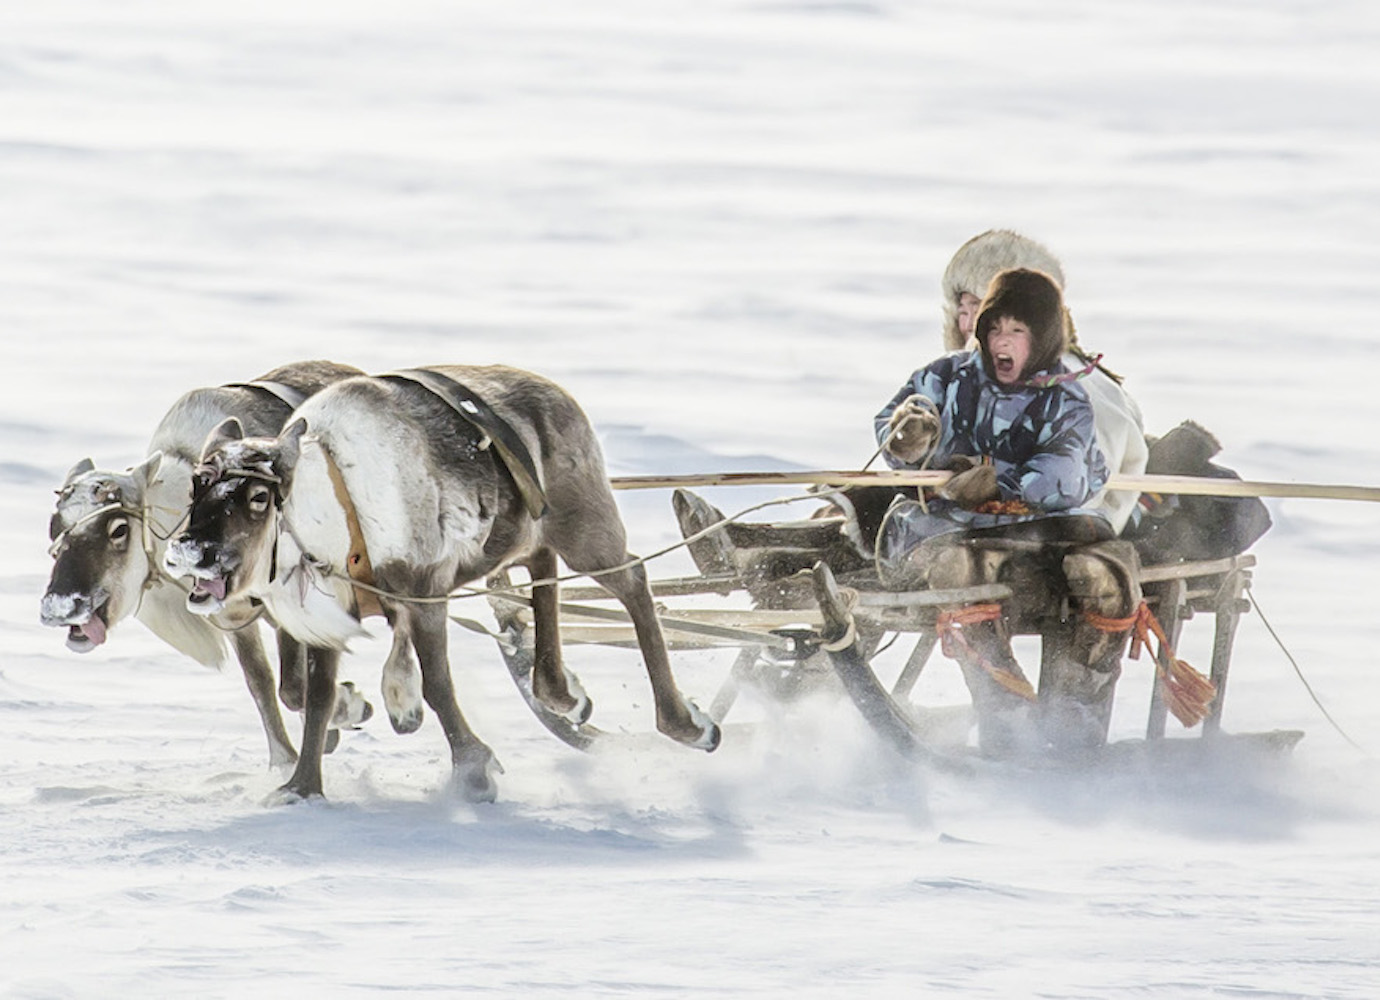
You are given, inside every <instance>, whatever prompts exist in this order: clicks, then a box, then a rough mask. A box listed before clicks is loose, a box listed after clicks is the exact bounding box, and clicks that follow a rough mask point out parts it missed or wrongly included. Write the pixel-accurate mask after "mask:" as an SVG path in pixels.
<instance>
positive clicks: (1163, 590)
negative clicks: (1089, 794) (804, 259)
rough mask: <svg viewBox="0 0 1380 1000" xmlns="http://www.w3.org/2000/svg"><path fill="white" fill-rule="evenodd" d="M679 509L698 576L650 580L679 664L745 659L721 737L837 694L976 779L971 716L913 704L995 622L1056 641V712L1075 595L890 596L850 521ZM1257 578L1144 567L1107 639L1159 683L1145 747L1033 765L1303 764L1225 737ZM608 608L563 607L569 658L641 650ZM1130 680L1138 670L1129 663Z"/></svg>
mask: <svg viewBox="0 0 1380 1000" xmlns="http://www.w3.org/2000/svg"><path fill="white" fill-rule="evenodd" d="M673 505H674V508H675V512H676V516H677V520H678V522H679V526H680V530H681V534H682V536H683V538H685V539H686V540H687V543H688V546H687V547H688V548H689V551H690V554H691V556H692V558H693V560H694V562H695V565H696V568H697V569H698V570H699V575H698V576H693V577H688V578H678V579H661V580H657V579H653V580H652V581H651V587H652V592H653V595H654V596H655V597H656V598H657V600H658V602H659V605H658V607H659V611H660V612H661V623H662V628H663V630H664V632H665V634H666V638H667V643H668V645H669V647H670V648H671V649H673V650H675V649H705V648H718V647H727V648H731V649H736V650H737V655H736V658H735V660H734V662H733V666H732V668H731V670H730V671H729V674H728V676H727V678H726V679H725V680H724V682H723V683H722V685H721V687H720V688H719V690H718V691H717V693H716V694H715V695H714V697H713V700H712V703H711V705H710V706H709V714H710V716H711V717H712V718H713V719H715V721H717V722H719V723H720V724H722V723H723V722H724V721H725V718H726V717H727V716H728V714H729V712H730V711H731V710H732V708H733V707H734V704H735V702H736V701H737V699H738V696H739V694H740V692H742V691H743V690H744V689H745V688H748V687H752V688H756V689H757V690H758V691H760V692H763V693H765V695H767V696H768V697H769V698H771V699H772V700H774V701H777V702H789V701H790V700H791V699H792V698H793V697H795V696H797V695H799V694H801V693H804V692H808V691H815V690H819V689H821V688H830V687H832V688H834V689H837V690H841V691H842V692H843V693H844V694H845V695H846V697H847V699H848V700H850V701H851V702H852V703H853V704H854V705H855V706H856V708H857V709H858V711H860V712H861V714H862V716H863V718H864V719H866V721H867V722H868V724H869V725H870V726H871V727H872V728H873V729H874V730H875V731H876V733H877V734H878V735H879V736H880V737H881V738H882V739H884V740H885V741H886V742H887V743H888V744H890V745H891V746H892V747H893V748H894V749H896V750H897V751H899V752H900V753H902V754H904V755H906V756H909V757H912V758H917V759H924V760H931V761H935V762H939V763H941V764H945V765H951V766H959V767H969V766H976V765H977V764H978V763H979V760H980V758H979V757H978V755H977V753H976V752H975V751H974V750H973V749H972V748H969V747H968V746H967V745H966V742H967V728H968V721H969V713H968V712H967V711H966V710H959V711H958V712H957V713H956V712H955V711H954V710H953V709H938V708H934V707H927V706H924V705H922V704H918V703H917V701H916V700H915V696H916V688H917V684H918V682H919V680H920V678H921V676H922V673H923V672H924V671H925V670H926V669H927V667H928V665H929V664H930V663H931V662H932V661H933V660H935V659H937V658H938V653H939V651H940V650H941V649H944V650H948V649H949V647H951V646H952V645H953V644H954V643H956V642H961V641H962V632H963V628H964V623H965V622H966V621H973V620H981V619H982V617H983V616H987V617H991V616H994V615H1000V616H1002V617H1003V619H1004V620H1005V622H1006V623H1007V624H1008V625H1009V627H1010V628H1011V631H1012V632H1013V634H1016V635H1027V636H1044V637H1045V639H1046V641H1045V643H1044V649H1043V652H1042V669H1041V681H1040V686H1039V689H1038V690H1033V691H1031V692H1030V697H1031V700H1032V702H1033V703H1039V702H1040V700H1041V699H1042V698H1044V697H1045V696H1046V694H1047V690H1046V685H1047V683H1048V681H1047V671H1046V667H1047V666H1048V659H1049V656H1050V655H1051V648H1054V647H1055V644H1054V643H1052V642H1051V641H1049V637H1050V635H1051V634H1053V633H1054V632H1056V631H1057V628H1056V626H1057V624H1058V623H1059V622H1060V620H1061V616H1062V619H1063V620H1065V621H1066V620H1067V617H1068V615H1069V608H1068V604H1067V599H1066V595H1065V596H1064V599H1063V601H1062V603H1061V601H1060V599H1059V598H1058V595H1056V596H1055V598H1054V599H1053V600H1051V599H1049V597H1048V595H1042V596H1032V595H1031V594H1030V593H1028V592H1018V589H1017V588H1014V587H1013V585H1012V584H1011V583H1002V582H998V583H986V584H980V585H974V586H967V587H962V588H956V589H948V590H934V589H927V588H920V589H904V590H898V589H894V587H893V588H888V587H887V586H884V585H883V582H882V581H881V580H880V579H879V577H878V574H877V571H876V569H875V567H874V565H873V564H872V562H871V560H868V559H866V558H864V557H863V556H862V555H861V554H860V551H859V547H858V546H857V545H856V544H855V543H854V542H852V541H850V539H849V537H848V534H847V531H846V529H847V528H848V524H847V521H846V519H845V517H843V516H830V517H816V518H812V519H807V520H793V521H774V522H735V521H731V520H729V521H725V519H724V517H723V515H722V513H721V512H720V511H718V510H717V509H715V508H714V507H713V506H711V505H710V504H709V503H707V502H706V501H705V500H704V499H703V498H701V497H700V496H698V495H697V494H695V493H693V492H690V491H688V490H684V489H677V490H676V491H675V493H674V494H673ZM716 526H717V527H716ZM973 544H976V545H977V546H978V547H980V548H983V549H987V550H996V549H1002V548H1005V549H1022V548H1025V549H1030V548H1032V547H1038V546H1040V543H1038V542H1031V541H1023V540H1021V539H1019V538H1017V539H1002V538H992V539H979V540H977V541H976V542H975V543H973ZM1254 565H1255V557H1254V556H1251V555H1245V554H1242V555H1231V556H1226V557H1222V558H1213V559H1200V560H1191V559H1189V560H1183V559H1179V560H1176V561H1172V562H1165V563H1161V564H1154V565H1144V566H1139V565H1137V571H1138V580H1137V581H1136V583H1137V584H1138V586H1139V592H1140V593H1141V594H1143V597H1144V600H1143V604H1142V607H1141V610H1139V611H1138V613H1137V614H1136V615H1134V616H1132V617H1131V618H1129V619H1127V620H1115V621H1106V622H1104V623H1103V624H1104V626H1105V628H1106V629H1107V630H1109V631H1117V632H1125V633H1129V634H1130V635H1131V641H1132V644H1133V649H1132V655H1133V656H1136V655H1138V656H1139V658H1140V662H1141V663H1142V664H1145V665H1144V666H1142V667H1139V669H1145V670H1154V671H1155V672H1156V674H1157V681H1156V682H1155V683H1154V684H1153V686H1152V694H1151V697H1150V703H1149V705H1148V706H1147V709H1146V725H1145V737H1144V740H1123V741H1121V742H1119V743H1116V744H1107V745H1100V746H1095V747H1088V748H1084V749H1080V750H1079V751H1078V752H1076V753H1069V752H1055V751H1052V750H1048V749H1047V750H1046V751H1044V752H1042V753H1039V754H1036V755H1035V756H1036V758H1038V759H1037V760H1036V761H1035V762H1037V763H1044V764H1051V763H1052V764H1056V765H1058V764H1069V763H1074V764H1078V765H1082V764H1084V763H1087V762H1088V761H1090V760H1129V759H1140V758H1142V757H1146V756H1151V757H1160V756H1167V755H1168V756H1191V755H1193V754H1196V753H1198V752H1200V751H1203V750H1205V749H1211V750H1212V751H1213V752H1220V751H1224V750H1226V749H1227V748H1232V749H1234V750H1240V749H1245V750H1249V751H1254V750H1267V751H1281V750H1285V751H1287V750H1288V749H1290V748H1292V747H1293V746H1294V744H1296V743H1297V742H1298V740H1299V739H1300V738H1301V737H1302V735H1303V734H1302V733H1301V732H1297V731H1277V732H1268V733H1248V734H1228V733H1226V732H1224V731H1223V729H1222V712H1223V708H1224V705H1225V700H1226V692H1227V687H1228V681H1229V678H1230V673H1231V663H1232V646H1233V642H1234V638H1235V634H1236V629H1237V624H1238V622H1239V620H1240V617H1241V615H1242V614H1244V613H1246V612H1247V611H1248V610H1249V607H1250V603H1249V601H1248V600H1247V599H1246V597H1245V595H1246V591H1247V590H1248V588H1249V587H1250V582H1251V569H1252V567H1253V566H1254ZM507 582H508V581H507V580H506V578H504V579H499V580H491V581H490V583H491V585H498V586H500V587H501V586H502V585H504V584H506V583H507ZM604 596H606V595H604V594H603V592H602V590H601V589H600V588H597V587H587V586H581V587H567V588H566V589H564V590H563V591H562V603H561V605H560V607H561V617H562V637H563V640H564V641H565V642H571V643H599V644H605V645H612V646H623V647H634V646H635V638H634V636H633V634H632V630H631V627H630V626H629V625H628V624H627V621H626V616H624V615H622V614H621V613H620V612H618V611H615V610H613V609H612V608H610V607H608V606H600V603H599V601H600V599H601V598H602V597H604ZM726 597H736V598H737V599H738V603H739V604H743V603H746V604H747V605H748V606H745V607H742V606H739V607H732V608H710V607H706V606H705V605H706V604H708V603H710V599H711V598H713V599H715V600H716V601H717V600H718V599H720V598H726ZM744 598H745V599H746V600H745V601H744V600H743V599H744ZM687 602H688V603H687ZM490 603H491V606H492V608H493V610H494V613H495V615H496V617H497V619H498V621H499V625H500V629H501V633H500V636H499V640H498V641H499V647H500V650H501V651H502V654H503V657H504V660H505V662H506V663H507V666H508V669H509V671H510V673H511V674H512V676H513V678H514V680H515V682H516V683H517V685H518V687H519V689H520V690H521V691H522V693H523V695H524V697H525V698H526V700H527V703H528V705H529V706H530V707H531V708H532V711H533V712H534V713H535V714H536V716H537V717H538V719H540V720H541V722H542V723H543V724H544V725H545V726H546V727H547V728H548V729H549V730H550V731H551V732H552V733H554V734H555V735H556V736H557V737H559V738H560V739H562V740H564V741H565V742H566V743H568V744H570V745H571V746H574V747H576V748H579V749H588V748H589V747H591V746H593V745H594V744H596V743H597V742H598V741H599V740H600V739H601V738H602V737H604V736H605V735H606V734H605V733H603V732H602V731H600V730H599V729H597V728H595V727H593V726H590V725H588V724H583V725H577V724H573V723H571V722H570V721H569V720H567V719H565V718H562V717H560V716H557V715H555V714H554V713H551V712H549V711H548V710H546V709H545V708H544V707H543V706H542V705H541V704H540V702H538V701H537V700H536V699H535V698H534V697H533V696H532V693H531V684H530V680H529V677H530V673H531V670H532V664H533V642H532V629H531V614H530V611H529V610H528V607H527V605H528V601H527V600H526V599H525V598H523V597H522V596H521V595H514V594H512V593H511V592H509V593H507V594H503V593H498V594H491V595H490ZM668 604H674V605H679V606H677V607H668ZM974 616H976V617H974ZM1192 621H1207V622H1210V623H1211V627H1212V636H1213V642H1212V654H1211V662H1210V664H1209V669H1208V672H1207V675H1206V676H1205V677H1204V676H1200V675H1197V674H1196V672H1195V671H1193V670H1192V668H1189V667H1187V665H1186V664H1183V662H1182V661H1180V660H1178V659H1177V657H1176V655H1175V649H1176V647H1177V646H1178V643H1179V639H1180V636H1181V633H1182V631H1183V628H1184V626H1185V625H1186V624H1187V623H1189V622H1192ZM891 636H895V637H896V638H895V639H894V640H893V639H890V637H891ZM892 642H901V643H907V644H909V651H908V655H906V656H905V657H904V660H903V662H902V665H901V666H900V667H899V670H898V669H897V667H896V661H897V659H898V657H897V656H896V654H894V653H893V654H892V655H891V656H889V657H885V658H883V657H881V656H880V654H881V653H882V652H883V651H885V650H886V649H888V648H890V646H891V644H892ZM1142 650H1143V651H1142ZM883 659H885V661H886V663H885V664H883V663H882V660H883ZM1146 660H1149V661H1150V662H1149V663H1146ZM1127 669H1128V671H1130V670H1135V669H1138V668H1137V666H1136V664H1135V661H1134V660H1133V661H1132V663H1131V664H1128V668H1127ZM1195 698H1196V702H1195ZM1195 705H1196V708H1195ZM1171 713H1172V714H1175V715H1176V716H1178V717H1179V718H1180V720H1181V721H1183V722H1184V723H1185V725H1186V726H1187V727H1188V728H1189V729H1196V730H1197V735H1196V736H1195V737H1193V738H1191V739H1176V738H1167V727H1168V726H1167V724H1168V717H1169V715H1170V714H1171ZM956 716H957V718H955V717H956ZM956 722H957V725H955V723H956ZM1021 760H1022V763H1031V762H1032V760H1031V758H1030V756H1029V755H1022V757H1021Z"/></svg>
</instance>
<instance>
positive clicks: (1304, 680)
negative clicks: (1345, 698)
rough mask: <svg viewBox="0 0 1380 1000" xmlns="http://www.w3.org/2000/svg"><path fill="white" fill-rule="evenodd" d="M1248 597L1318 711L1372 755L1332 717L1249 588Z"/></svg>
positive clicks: (1362, 750)
mask: <svg viewBox="0 0 1380 1000" xmlns="http://www.w3.org/2000/svg"><path fill="white" fill-rule="evenodd" d="M1246 597H1247V598H1248V599H1249V600H1250V602H1251V607H1252V608H1254V609H1255V613H1256V614H1257V615H1259V616H1260V623H1261V624H1262V625H1264V626H1265V631H1267V632H1269V633H1270V638H1271V639H1273V640H1274V641H1275V645H1276V646H1278V647H1279V651H1280V652H1281V653H1283V654H1284V657H1285V659H1287V660H1288V661H1289V665H1290V666H1291V667H1293V668H1294V673H1295V674H1297V675H1298V679H1299V683H1300V684H1302V685H1303V689H1304V690H1305V691H1307V692H1308V697H1309V698H1311V699H1313V704H1314V705H1316V706H1318V711H1319V712H1321V713H1322V715H1323V718H1324V719H1326V720H1327V722H1328V724H1329V725H1330V726H1331V727H1332V728H1333V729H1335V730H1336V731H1337V735H1338V736H1340V737H1341V738H1342V739H1344V740H1346V741H1347V742H1348V743H1350V744H1351V745H1352V746H1353V747H1355V748H1356V749H1357V750H1359V751H1361V753H1363V754H1365V755H1366V756H1367V757H1370V756H1372V755H1371V752H1370V751H1369V750H1367V749H1366V748H1365V747H1363V746H1361V744H1359V743H1357V742H1356V741H1355V740H1353V739H1352V738H1351V736H1350V735H1348V733H1347V731H1346V730H1345V729H1343V728H1342V727H1341V725H1340V724H1339V723H1338V722H1337V720H1336V719H1334V718H1332V713H1331V712H1329V711H1328V710H1327V707H1326V706H1325V705H1323V703H1322V701H1321V700H1320V699H1319V698H1318V695H1317V693H1316V692H1315V691H1314V690H1313V685H1311V684H1309V683H1308V678H1307V677H1305V676H1303V668H1302V667H1300V666H1299V663H1298V660H1296V659H1294V654H1293V653H1291V652H1289V650H1288V648H1287V647H1286V646H1285V645H1284V640H1283V639H1281V638H1280V637H1279V633H1278V632H1276V631H1275V629H1274V626H1273V625H1271V624H1270V619H1268V618H1266V617H1265V612H1264V611H1262V610H1261V609H1260V604H1259V603H1257V601H1256V599H1255V594H1254V593H1253V592H1251V591H1249V590H1248V591H1246Z"/></svg>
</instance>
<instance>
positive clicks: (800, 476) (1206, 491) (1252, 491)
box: [609, 469, 1380, 503]
mask: <svg viewBox="0 0 1380 1000" xmlns="http://www.w3.org/2000/svg"><path fill="white" fill-rule="evenodd" d="M951 475H953V473H951V472H945V471H942V470H925V471H917V472H910V471H905V470H896V469H892V470H882V471H877V472H845V471H841V470H839V471H832V470H818V469H817V470H804V471H800V472H707V473H700V474H692V475H684V476H614V477H613V478H612V479H610V480H609V482H610V484H611V485H612V486H613V488H614V489H616V490H654V489H672V488H675V487H681V486H811V485H814V486H939V485H941V484H942V483H944V482H945V481H946V480H948V478H949V477H950V476H951ZM1107 488H1108V489H1110V490H1117V491H1121V492H1126V491H1130V492H1133V493H1163V494H1166V495H1174V494H1180V495H1190V494H1191V495H1194V496H1214V497H1277V498H1281V499H1284V498H1289V499H1318V500H1366V501H1370V502H1372V503H1380V486H1350V485H1345V484H1327V483H1278V482H1261V481H1258V480H1248V479H1213V478H1210V477H1200V476H1152V475H1142V476H1120V475H1117V476H1112V477H1111V479H1110V480H1109V481H1108V483H1107Z"/></svg>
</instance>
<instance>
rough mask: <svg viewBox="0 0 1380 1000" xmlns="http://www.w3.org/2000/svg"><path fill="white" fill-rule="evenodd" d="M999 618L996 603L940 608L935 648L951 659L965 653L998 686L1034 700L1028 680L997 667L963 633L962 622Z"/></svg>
mask: <svg viewBox="0 0 1380 1000" xmlns="http://www.w3.org/2000/svg"><path fill="white" fill-rule="evenodd" d="M1001 617H1002V609H1001V605H1000V604H970V605H968V606H967V607H965V608H958V609H956V610H953V611H941V612H940V613H939V617H938V618H937V619H936V620H935V631H937V632H938V633H939V648H940V649H941V650H943V652H944V655H945V656H947V657H948V658H949V659H951V660H961V659H962V658H964V657H965V656H966V658H967V659H968V660H969V661H970V662H974V663H976V664H977V665H978V666H979V667H981V668H982V670H983V672H984V673H986V674H987V675H988V676H989V677H991V678H992V680H994V681H995V682H996V683H997V684H998V685H999V686H1000V687H1002V688H1004V689H1005V690H1007V691H1009V692H1011V693H1012V694H1014V695H1016V697H1018V698H1024V699H1025V700H1026V701H1035V700H1036V695H1035V689H1034V688H1032V687H1031V686H1030V682H1029V681H1027V680H1026V679H1025V678H1024V677H1023V676H1021V675H1020V674H1018V673H1013V672H1012V671H1010V670H1004V669H1002V668H1001V667H999V666H997V665H996V664H995V663H993V662H992V661H991V660H990V659H988V658H987V657H986V656H983V655H982V654H981V653H979V652H978V651H977V650H976V649H974V648H973V645H972V643H970V642H969V641H968V637H967V636H965V635H964V634H963V628H964V626H965V625H981V624H983V623H985V622H995V621H1000V620H1001Z"/></svg>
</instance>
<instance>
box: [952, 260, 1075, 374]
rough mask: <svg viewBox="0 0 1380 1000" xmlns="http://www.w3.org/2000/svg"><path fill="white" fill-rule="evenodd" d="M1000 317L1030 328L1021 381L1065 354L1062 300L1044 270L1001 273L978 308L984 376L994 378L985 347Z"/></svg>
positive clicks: (990, 361)
mask: <svg viewBox="0 0 1380 1000" xmlns="http://www.w3.org/2000/svg"><path fill="white" fill-rule="evenodd" d="M1003 316H1010V317H1011V318H1012V319H1017V320H1020V321H1021V322H1022V323H1024V324H1025V325H1026V326H1028V327H1030V360H1029V361H1028V362H1027V363H1026V366H1025V370H1024V371H1022V372H1021V378H1022V379H1027V378H1029V377H1030V376H1031V375H1034V374H1035V373H1036V372H1040V371H1044V370H1045V369H1047V368H1051V367H1053V366H1054V364H1055V363H1056V362H1057V361H1058V360H1059V355H1061V354H1063V353H1064V342H1065V338H1066V336H1067V327H1066V326H1065V323H1064V297H1063V296H1062V295H1061V294H1060V292H1059V285H1058V283H1057V282H1056V281H1055V280H1054V279H1053V278H1051V277H1050V276H1049V275H1047V274H1045V273H1044V272H1043V271H1031V270H1028V269H1027V268H1023V267H1018V268H1015V269H1013V270H1010V271H1003V272H1001V273H1000V274H998V275H997V276H996V277H995V278H993V279H992V284H991V285H990V286H989V287H988V289H987V295H986V296H985V297H984V298H983V300H982V305H981V306H979V307H978V315H977V325H976V326H975V327H974V330H975V332H976V333H977V339H978V346H979V347H981V348H982V364H983V366H984V367H985V368H986V369H987V374H988V375H990V376H992V377H993V378H996V369H995V367H994V366H993V364H992V354H991V351H989V350H988V347H987V337H988V334H989V333H990V332H991V327H992V326H993V325H995V324H996V322H997V321H998V320H1000V319H1001V318H1002V317H1003Z"/></svg>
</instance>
